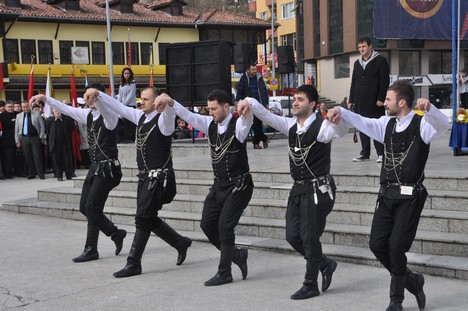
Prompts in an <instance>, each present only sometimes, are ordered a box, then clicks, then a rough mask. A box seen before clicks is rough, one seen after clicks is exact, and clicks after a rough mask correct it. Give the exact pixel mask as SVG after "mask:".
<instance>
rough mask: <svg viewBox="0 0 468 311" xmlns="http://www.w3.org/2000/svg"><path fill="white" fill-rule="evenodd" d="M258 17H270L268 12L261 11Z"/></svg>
mask: <svg viewBox="0 0 468 311" xmlns="http://www.w3.org/2000/svg"><path fill="white" fill-rule="evenodd" d="M258 18H259V19H263V20H264V21H267V20H269V18H268V12H260V13H259V14H258Z"/></svg>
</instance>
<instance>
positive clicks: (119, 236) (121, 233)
mask: <svg viewBox="0 0 468 311" xmlns="http://www.w3.org/2000/svg"><path fill="white" fill-rule="evenodd" d="M126 236H127V231H125V230H123V229H117V230H115V232H114V233H113V234H112V236H111V239H112V241H114V243H115V256H117V255H118V254H120V251H121V250H122V246H123V240H124V239H125V237H126Z"/></svg>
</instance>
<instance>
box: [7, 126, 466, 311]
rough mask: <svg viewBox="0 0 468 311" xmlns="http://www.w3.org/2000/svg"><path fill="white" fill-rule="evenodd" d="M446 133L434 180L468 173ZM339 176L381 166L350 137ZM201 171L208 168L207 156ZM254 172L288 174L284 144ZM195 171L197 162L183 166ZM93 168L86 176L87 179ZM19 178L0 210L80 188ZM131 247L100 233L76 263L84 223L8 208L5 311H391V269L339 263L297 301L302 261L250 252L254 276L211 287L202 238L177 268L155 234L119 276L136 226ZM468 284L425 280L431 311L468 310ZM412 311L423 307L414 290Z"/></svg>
mask: <svg viewBox="0 0 468 311" xmlns="http://www.w3.org/2000/svg"><path fill="white" fill-rule="evenodd" d="M447 145H448V134H447V135H446V137H444V138H443V139H441V140H439V141H435V142H433V143H432V145H431V154H430V156H429V161H428V164H427V169H426V173H427V175H429V176H441V177H442V176H450V175H452V176H458V177H464V178H466V176H468V171H467V170H466V167H467V165H466V162H467V160H468V158H467V157H465V156H460V157H453V156H452V152H451V150H450V149H449V148H448V147H447ZM332 150H333V151H332V172H338V171H346V172H350V173H352V172H360V173H364V174H366V173H368V174H373V175H376V174H378V173H379V165H378V164H376V163H375V156H374V160H373V161H368V162H365V163H353V162H351V159H352V158H353V157H354V156H356V155H357V153H358V152H359V145H358V144H356V145H355V144H353V143H352V136H351V135H348V136H346V137H343V138H340V139H338V140H336V141H335V142H334V143H333V147H332ZM198 160H199V164H197V165H198V166H201V167H205V166H207V167H209V165H210V163H209V162H208V160H207V159H204V158H203V157H199V158H198ZM249 160H250V165H251V168H252V170H275V171H287V170H288V162H287V149H286V141H284V140H274V141H272V142H271V144H270V148H268V149H267V150H253V149H252V148H251V145H249ZM190 163H191V165H193V159H192V160H191V162H190V159H189V157H186V158H178V159H175V165H181V166H183V165H189V164H190ZM85 173H86V172H85V171H78V175H84V174H85ZM47 177H48V178H47V179H46V180H39V179H35V180H26V179H24V178H15V179H13V180H6V181H5V180H2V181H0V204H1V203H4V202H9V201H13V200H17V199H22V198H30V197H34V196H35V195H36V191H37V190H38V189H45V188H54V187H58V186H64V185H70V186H71V185H72V182H71V181H65V182H58V181H56V179H53V178H51V176H50V175H49V176H47ZM124 228H126V229H128V230H129V232H130V233H129V235H128V236H127V238H126V240H125V242H124V248H123V251H122V253H121V255H119V256H114V245H113V242H112V241H111V240H110V239H108V238H106V237H105V236H103V235H101V239H100V243H99V253H100V259H99V260H97V261H93V262H88V263H80V264H76V263H73V262H72V261H71V259H72V258H73V257H75V256H77V255H79V254H80V253H81V251H82V249H83V243H84V238H85V231H86V223H85V222H83V221H74V220H68V219H63V218H53V217H44V216H37V215H26V214H16V213H13V212H8V211H2V210H0V236H1V239H0V250H1V253H0V254H1V255H0V310H208V311H209V310H327V311H334V310H336V311H338V310H340V311H343V310H344V311H355V310H356V311H357V310H360V311H361V310H385V308H386V306H387V304H388V287H389V281H390V278H389V275H388V273H387V272H386V271H385V270H384V269H383V268H378V267H370V266H363V265H355V264H349V263H343V262H339V263H338V269H337V271H336V273H335V274H334V277H333V283H332V285H331V287H330V289H329V290H328V291H327V292H325V293H322V294H321V295H320V296H319V297H316V298H313V299H308V300H304V301H293V300H291V299H289V296H290V295H291V294H292V293H293V292H294V291H296V290H297V289H298V288H299V287H300V286H301V282H302V280H303V274H304V269H305V263H304V260H303V258H301V257H300V256H298V255H293V254H284V253H277V252H266V251H260V250H254V249H251V250H249V276H248V278H247V279H246V280H241V277H240V271H239V270H238V268H237V267H236V266H235V265H234V266H233V277H234V282H233V283H232V284H228V285H224V286H220V287H214V288H208V287H205V286H203V282H204V281H206V280H207V279H209V278H210V277H211V276H213V275H214V273H215V272H216V268H217V264H218V258H219V253H218V251H217V250H216V249H215V248H214V247H212V246H211V245H209V244H207V243H202V242H194V243H193V245H192V247H191V248H190V249H189V252H188V256H187V260H186V262H185V263H184V264H183V265H182V266H180V267H178V266H176V265H175V261H176V252H175V251H174V250H173V249H172V248H171V247H170V246H168V245H167V244H164V243H163V242H162V241H161V240H160V239H157V238H154V237H153V238H151V239H150V241H149V243H148V246H147V249H146V251H145V254H144V257H143V274H142V275H141V276H137V277H132V278H127V279H116V278H114V277H113V276H112V273H113V272H115V271H117V270H119V269H121V268H122V267H123V266H124V264H125V259H126V255H127V254H128V249H129V247H130V244H131V240H132V238H133V234H132V232H134V229H133V228H132V227H131V226H127V227H125V226H124ZM467 288H468V282H467V281H463V280H454V279H448V278H442V277H433V276H426V286H425V290H426V294H427V300H428V301H427V308H426V310H428V311H432V310H447V311H448V310H453V311H463V310H467V309H468V307H467V306H468V295H467V293H468V292H467ZM404 306H405V310H407V311H412V310H413V311H416V310H418V308H417V305H416V301H415V299H414V297H413V296H412V295H411V294H409V293H406V300H405V303H404Z"/></svg>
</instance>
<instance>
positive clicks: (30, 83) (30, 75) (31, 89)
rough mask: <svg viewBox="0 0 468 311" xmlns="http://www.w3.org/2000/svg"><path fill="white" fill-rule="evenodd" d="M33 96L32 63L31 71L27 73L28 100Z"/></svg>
mask: <svg viewBox="0 0 468 311" xmlns="http://www.w3.org/2000/svg"><path fill="white" fill-rule="evenodd" d="M33 96H34V65H31V73H30V74H29V87H28V100H30V99H31V97H33Z"/></svg>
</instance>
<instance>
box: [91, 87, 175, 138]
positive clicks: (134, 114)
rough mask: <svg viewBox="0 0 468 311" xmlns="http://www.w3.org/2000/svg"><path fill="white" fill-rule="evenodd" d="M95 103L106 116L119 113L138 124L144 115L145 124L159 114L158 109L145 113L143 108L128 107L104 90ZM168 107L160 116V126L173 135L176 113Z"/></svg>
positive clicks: (167, 134)
mask: <svg viewBox="0 0 468 311" xmlns="http://www.w3.org/2000/svg"><path fill="white" fill-rule="evenodd" d="M95 105H96V107H97V108H98V109H99V111H101V113H102V115H103V116H106V115H107V114H118V115H120V116H122V117H123V118H125V119H127V120H129V121H130V122H133V123H134V124H136V125H138V122H139V121H140V119H141V117H142V116H143V115H145V116H146V119H145V120H144V121H143V124H145V123H148V122H150V121H151V120H152V119H153V118H154V117H156V116H157V115H158V114H159V113H158V112H157V111H156V110H154V111H152V112H151V113H148V114H145V113H144V112H143V111H142V110H138V109H134V108H130V107H127V106H125V105H124V104H122V103H121V102H119V101H118V100H116V99H114V98H112V97H111V96H109V95H107V94H106V93H102V92H99V97H98V100H97V101H96V103H95ZM167 107H168V106H166V109H165V110H164V111H163V112H162V113H161V116H160V117H159V120H158V127H159V130H160V131H161V133H162V134H163V135H165V136H171V135H172V133H174V128H175V113H174V110H173V109H172V108H171V109H168V108H167Z"/></svg>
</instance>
